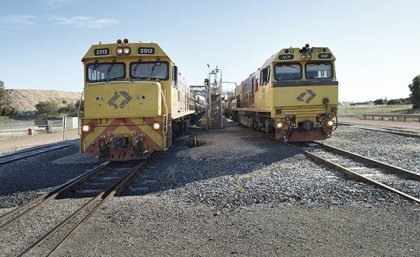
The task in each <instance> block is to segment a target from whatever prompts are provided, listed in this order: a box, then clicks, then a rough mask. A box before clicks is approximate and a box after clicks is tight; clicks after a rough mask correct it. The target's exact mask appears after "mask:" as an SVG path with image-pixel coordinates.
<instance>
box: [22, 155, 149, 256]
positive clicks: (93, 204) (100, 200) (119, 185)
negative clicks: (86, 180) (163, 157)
mask: <svg viewBox="0 0 420 257" xmlns="http://www.w3.org/2000/svg"><path fill="white" fill-rule="evenodd" d="M147 162H148V161H147V160H145V161H142V162H140V163H139V164H137V165H136V166H135V167H134V168H133V169H132V170H130V171H129V172H128V173H126V174H125V175H124V176H122V177H121V178H120V179H118V180H117V181H116V182H114V183H113V184H112V185H111V186H110V187H109V188H107V189H106V190H103V191H102V192H100V193H98V194H97V195H96V196H94V197H92V198H91V199H90V200H89V201H88V202H86V203H85V204H83V205H82V206H81V207H80V208H78V209H77V210H76V211H75V212H73V213H72V214H71V215H70V216H68V217H67V218H66V219H64V220H63V221H61V222H60V223H59V224H58V225H56V226H55V227H54V228H52V229H51V230H49V231H48V232H47V233H46V234H44V235H43V236H42V237H41V238H39V239H38V240H37V241H36V242H34V243H32V244H31V245H30V246H29V247H28V248H26V249H25V250H24V251H23V252H22V253H20V254H19V255H18V256H25V255H26V254H28V253H30V252H31V251H32V250H33V249H34V248H37V249H36V250H38V251H39V250H41V251H42V249H41V248H42V246H41V244H42V243H46V242H48V240H49V239H50V238H51V237H53V236H54V235H57V234H58V232H59V231H60V230H62V229H63V228H64V227H65V226H66V225H68V224H70V223H72V222H74V224H73V225H72V227H71V228H70V229H68V230H64V231H63V232H62V233H60V234H59V235H57V236H59V237H60V238H59V239H58V240H57V241H56V242H55V243H54V244H53V246H52V247H49V249H48V250H47V251H46V253H43V254H42V255H44V256H50V255H51V254H52V253H53V252H54V251H55V250H56V249H57V248H58V247H59V246H60V245H61V244H62V243H63V242H64V241H65V240H66V239H67V238H68V237H69V236H70V235H72V234H73V233H74V232H75V231H76V230H77V228H79V227H81V225H82V224H84V223H85V222H86V221H87V220H88V219H89V218H90V217H91V216H92V215H93V214H94V213H96V212H97V211H98V210H99V208H100V207H102V206H103V205H104V204H105V203H107V202H108V201H109V200H110V199H112V198H113V197H114V196H115V195H116V194H119V193H120V192H121V190H122V189H123V188H124V187H125V186H126V185H127V183H128V182H130V181H131V179H132V178H133V177H134V176H135V175H137V173H138V172H139V171H140V170H141V169H142V168H143V167H144V166H145V165H146V163H147ZM89 207H90V208H89ZM85 210H87V213H85V214H84V215H83V216H82V218H81V219H80V220H75V219H76V218H77V216H78V215H79V214H81V213H82V212H83V211H85ZM53 239H54V238H53ZM53 239H52V240H53ZM35 255H36V254H35Z"/></svg>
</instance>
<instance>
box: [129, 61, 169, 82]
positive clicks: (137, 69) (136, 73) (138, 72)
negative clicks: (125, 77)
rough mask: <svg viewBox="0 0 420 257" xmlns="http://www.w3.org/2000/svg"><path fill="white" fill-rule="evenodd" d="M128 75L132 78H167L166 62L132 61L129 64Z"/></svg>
mask: <svg viewBox="0 0 420 257" xmlns="http://www.w3.org/2000/svg"><path fill="white" fill-rule="evenodd" d="M130 76H131V78H133V79H163V80H165V79H168V63H166V62H133V63H131V64H130Z"/></svg>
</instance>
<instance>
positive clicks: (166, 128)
mask: <svg viewBox="0 0 420 257" xmlns="http://www.w3.org/2000/svg"><path fill="white" fill-rule="evenodd" d="M165 93H166V90H165ZM165 93H164V92H163V90H162V87H160V94H161V95H162V98H163V103H164V104H165V111H166V112H165V131H164V132H165V133H167V132H168V123H169V117H168V114H169V111H168V105H167V104H166V96H165Z"/></svg>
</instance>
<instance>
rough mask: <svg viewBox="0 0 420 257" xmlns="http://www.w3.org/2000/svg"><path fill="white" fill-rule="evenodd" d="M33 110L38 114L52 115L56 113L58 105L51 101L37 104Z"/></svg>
mask: <svg viewBox="0 0 420 257" xmlns="http://www.w3.org/2000/svg"><path fill="white" fill-rule="evenodd" d="M35 108H36V110H37V111H38V113H39V114H46V115H53V114H56V113H57V111H58V104H57V103H56V102H52V101H45V102H39V103H38V104H36V105H35Z"/></svg>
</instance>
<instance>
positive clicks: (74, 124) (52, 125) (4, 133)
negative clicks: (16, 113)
mask: <svg viewBox="0 0 420 257" xmlns="http://www.w3.org/2000/svg"><path fill="white" fill-rule="evenodd" d="M78 122H79V120H78V118H77V117H64V118H62V119H54V120H47V119H37V120H30V121H19V120H5V121H1V122H0V137H10V136H11V137H14V136H21V135H25V134H27V133H28V132H29V129H31V130H32V131H38V132H47V133H51V132H53V131H67V130H71V129H77V128H78Z"/></svg>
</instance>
